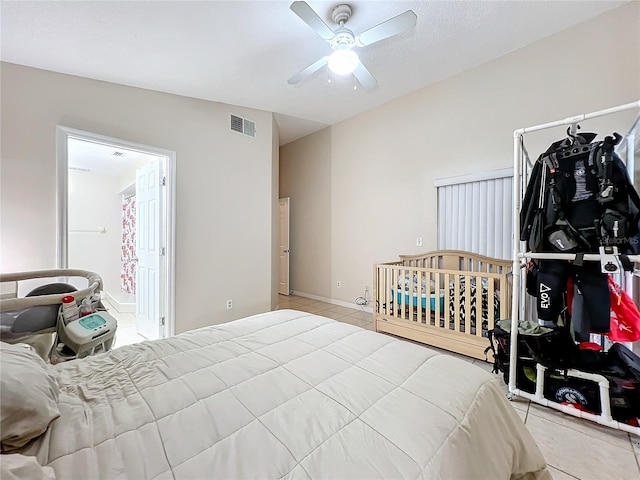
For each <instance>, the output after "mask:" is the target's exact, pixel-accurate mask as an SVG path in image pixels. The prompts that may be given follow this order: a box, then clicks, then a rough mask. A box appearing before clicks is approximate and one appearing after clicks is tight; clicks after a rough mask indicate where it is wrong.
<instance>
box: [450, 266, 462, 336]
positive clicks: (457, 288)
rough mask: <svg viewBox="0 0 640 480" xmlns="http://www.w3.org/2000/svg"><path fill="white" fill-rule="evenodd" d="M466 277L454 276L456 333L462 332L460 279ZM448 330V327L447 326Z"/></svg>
mask: <svg viewBox="0 0 640 480" xmlns="http://www.w3.org/2000/svg"><path fill="white" fill-rule="evenodd" d="M463 276H464V275H462V274H457V275H454V283H453V284H454V290H453V306H454V309H455V312H456V314H455V318H454V321H453V329H454V330H455V331H456V332H459V331H460V305H461V302H460V278H462V277H463ZM447 328H448V325H447Z"/></svg>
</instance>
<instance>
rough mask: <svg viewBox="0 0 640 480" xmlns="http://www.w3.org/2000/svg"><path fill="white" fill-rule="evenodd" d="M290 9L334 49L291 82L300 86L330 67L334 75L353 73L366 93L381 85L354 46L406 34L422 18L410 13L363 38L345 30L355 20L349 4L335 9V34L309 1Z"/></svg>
mask: <svg viewBox="0 0 640 480" xmlns="http://www.w3.org/2000/svg"><path fill="white" fill-rule="evenodd" d="M290 8H291V10H292V11H293V13H295V14H296V15H298V17H300V18H301V19H302V21H303V22H305V23H306V24H307V25H309V26H310V27H311V28H313V29H314V30H315V32H316V33H317V34H318V35H320V36H321V37H322V38H323V39H324V40H325V41H326V42H327V43H328V44H329V46H330V47H331V48H332V49H333V53H332V54H331V55H327V56H326V57H322V58H321V59H319V60H318V61H316V62H315V63H312V64H311V65H309V66H308V67H307V68H305V69H304V70H302V71H301V72H298V73H297V74H295V75H294V76H293V77H291V78H290V79H289V81H288V82H289V84H291V85H295V84H297V83H299V82H300V81H301V80H303V79H305V78H306V77H308V76H310V75H311V74H313V73H315V72H317V71H318V70H320V69H321V68H322V67H324V66H325V65H327V64H328V65H329V69H330V70H331V71H332V72H333V73H335V74H337V75H349V74H353V75H354V76H355V77H356V79H357V80H358V82H360V84H361V85H362V86H363V87H364V88H365V90H372V89H374V88H375V87H376V85H377V82H376V79H375V78H374V77H373V75H371V73H370V72H369V70H367V68H366V67H365V66H364V65H363V64H362V62H361V61H360V59H359V58H358V54H357V53H356V52H355V51H354V50H353V49H354V47H365V46H367V45H371V44H373V43H376V42H379V41H380V40H384V39H385V38H389V37H392V36H394V35H397V34H399V33H402V32H404V31H405V30H408V29H409V28H411V27H414V26H415V24H416V20H417V18H418V17H417V16H416V14H415V13H414V12H413V11H411V10H407V11H406V12H404V13H401V14H400V15H397V16H395V17H393V18H390V19H389V20H387V21H385V22H382V23H380V24H378V25H376V26H375V27H372V28H370V29H369V30H365V31H364V32H362V33H360V34H359V35H354V33H353V32H352V31H351V30H349V29H348V28H347V27H345V23H347V21H348V20H349V18H350V17H351V6H349V5H344V4H341V5H337V6H336V7H334V8H333V9H332V10H331V19H332V20H333V21H334V22H335V23H337V24H338V25H339V26H338V28H337V29H336V30H335V31H334V30H332V29H331V28H329V26H328V25H327V24H326V23H325V22H324V21H323V20H322V19H321V18H320V17H319V16H318V14H316V12H314V11H313V9H312V8H311V7H310V6H309V5H308V4H307V3H306V2H301V1H300V2H293V3H292V4H291V7H290Z"/></svg>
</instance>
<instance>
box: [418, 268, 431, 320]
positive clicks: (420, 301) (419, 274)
mask: <svg viewBox="0 0 640 480" xmlns="http://www.w3.org/2000/svg"><path fill="white" fill-rule="evenodd" d="M416 273H417V276H418V292H417V293H418V303H417V304H416V322H418V323H419V324H422V312H423V309H422V281H423V279H424V278H425V276H426V275H427V272H423V271H422V270H421V271H419V272H416ZM426 285H427V284H426V280H425V291H428V290H429V289H428V288H427V286H426Z"/></svg>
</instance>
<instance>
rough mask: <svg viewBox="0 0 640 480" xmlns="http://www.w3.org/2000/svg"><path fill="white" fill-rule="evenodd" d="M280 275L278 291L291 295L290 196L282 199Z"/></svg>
mask: <svg viewBox="0 0 640 480" xmlns="http://www.w3.org/2000/svg"><path fill="white" fill-rule="evenodd" d="M279 203H280V276H279V283H278V293H281V294H282V295H289V197H287V198H281V199H280V201H279Z"/></svg>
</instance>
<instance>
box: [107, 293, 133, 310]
mask: <svg viewBox="0 0 640 480" xmlns="http://www.w3.org/2000/svg"><path fill="white" fill-rule="evenodd" d="M104 294H105V296H106V297H107V300H108V301H109V303H110V304H111V305H112V306H113V308H115V309H116V311H117V312H118V313H136V304H135V303H122V302H121V301H120V300H118V299H117V297H114V296H113V295H111V294H110V293H109V292H106V291H105V292H104Z"/></svg>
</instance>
